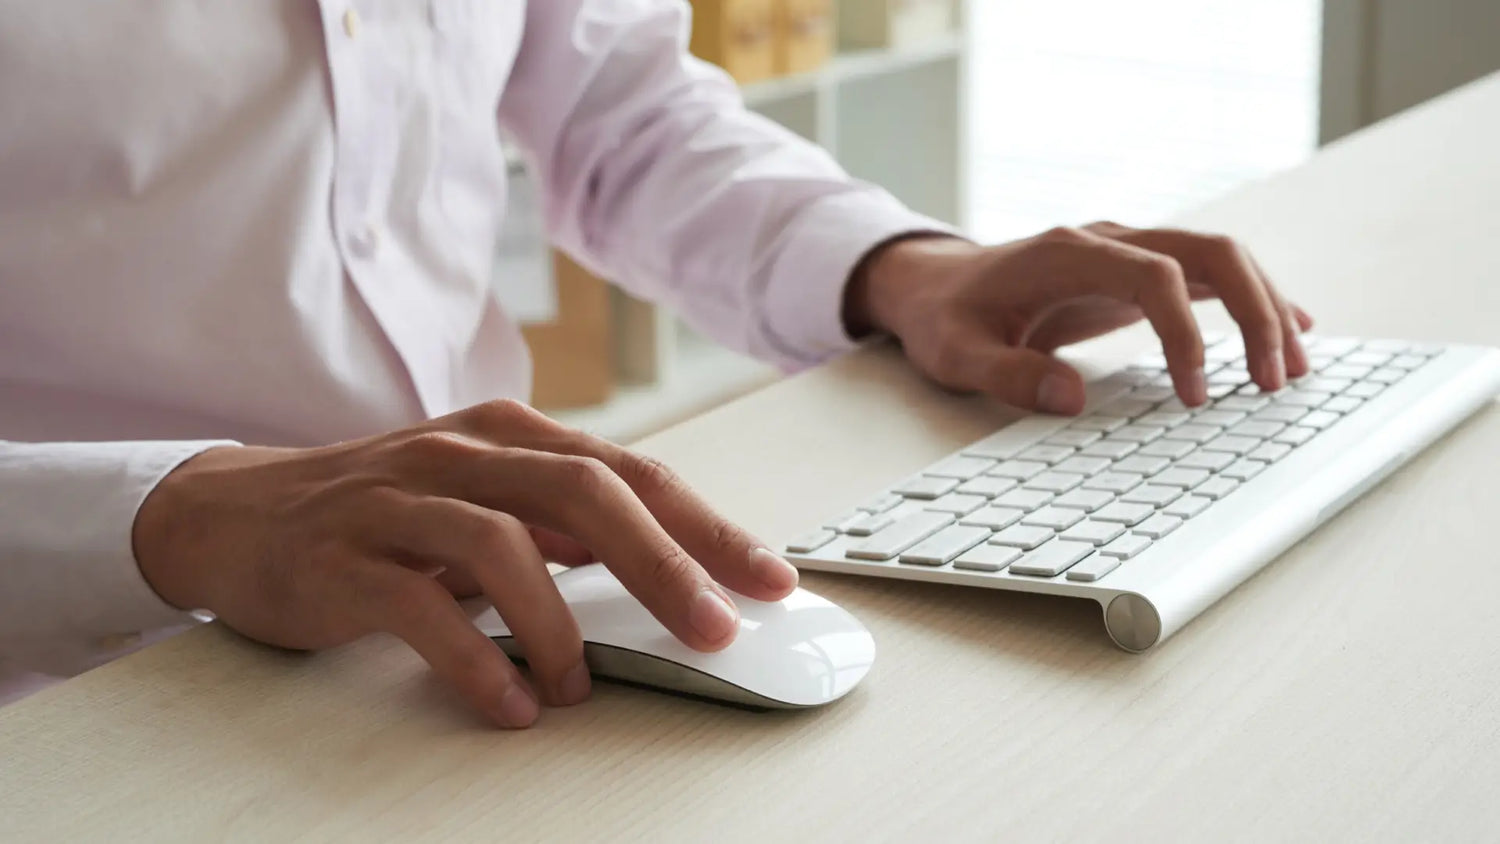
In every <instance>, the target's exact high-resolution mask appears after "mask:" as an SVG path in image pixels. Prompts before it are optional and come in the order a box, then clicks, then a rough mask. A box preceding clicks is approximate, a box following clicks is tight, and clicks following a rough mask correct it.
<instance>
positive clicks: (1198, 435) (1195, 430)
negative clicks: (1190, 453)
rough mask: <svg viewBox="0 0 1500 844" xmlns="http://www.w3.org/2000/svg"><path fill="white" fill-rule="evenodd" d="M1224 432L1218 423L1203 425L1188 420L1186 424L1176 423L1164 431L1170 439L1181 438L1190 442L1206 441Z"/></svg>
mask: <svg viewBox="0 0 1500 844" xmlns="http://www.w3.org/2000/svg"><path fill="white" fill-rule="evenodd" d="M1222 433H1224V429H1223V428H1220V427H1219V426H1218V425H1204V424H1201V423H1198V422H1189V423H1188V424H1186V425H1178V426H1177V427H1176V428H1173V429H1172V430H1170V431H1168V432H1167V433H1166V438H1167V439H1170V440H1182V441H1184V442H1190V443H1206V442H1208V441H1209V440H1211V439H1213V438H1214V437H1217V436H1218V435H1219V434H1222Z"/></svg>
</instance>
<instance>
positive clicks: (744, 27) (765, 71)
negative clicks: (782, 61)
mask: <svg viewBox="0 0 1500 844" xmlns="http://www.w3.org/2000/svg"><path fill="white" fill-rule="evenodd" d="M691 46H692V51H693V55H695V56H697V57H698V58H700V59H703V60H704V61H708V62H712V63H714V64H716V65H718V66H719V67H722V68H724V69H725V70H726V71H728V72H729V75H730V76H733V77H734V79H735V81H736V82H739V83H741V84H743V83H746V82H758V81H760V80H762V79H769V78H771V77H772V76H775V75H776V0H693V40H692V45H691Z"/></svg>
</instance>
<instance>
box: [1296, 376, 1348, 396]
mask: <svg viewBox="0 0 1500 844" xmlns="http://www.w3.org/2000/svg"><path fill="white" fill-rule="evenodd" d="M1295 386H1296V388H1297V389H1299V390H1312V391H1314V392H1319V393H1342V392H1343V391H1345V390H1347V389H1349V388H1350V387H1352V386H1354V382H1353V381H1352V380H1350V379H1348V378H1329V377H1328V376H1326V375H1310V376H1308V377H1306V378H1299V379H1297V381H1296V384H1295Z"/></svg>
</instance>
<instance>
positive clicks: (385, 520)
mask: <svg viewBox="0 0 1500 844" xmlns="http://www.w3.org/2000/svg"><path fill="white" fill-rule="evenodd" d="M379 501H380V503H378V504H374V505H371V506H370V507H369V518H370V525H369V527H368V531H369V533H370V534H371V535H373V536H377V537H379V539H380V541H381V543H382V544H384V545H385V549H384V550H386V551H387V552H388V553H398V554H401V555H402V556H404V557H417V558H420V559H424V560H432V561H436V562H439V563H441V564H443V565H445V566H447V567H448V568H449V569H452V570H461V571H464V572H466V573H467V574H468V575H469V576H470V577H472V578H473V579H474V580H475V581H476V582H478V583H479V585H480V587H481V588H483V590H484V594H485V596H486V597H488V598H489V599H490V602H491V603H492V604H494V605H495V610H496V611H497V612H499V613H500V617H501V618H503V619H505V624H506V626H507V627H509V628H510V630H511V633H513V634H515V637H516V643H517V644H519V645H520V646H521V650H522V651H523V652H524V653H525V654H526V661H527V663H528V664H530V666H531V670H532V674H533V675H534V676H535V677H536V678H537V680H538V681H539V683H538V684H539V685H540V687H541V689H542V692H543V695H544V697H545V698H546V700H547V702H548V703H551V704H554V705H560V706H567V705H571V704H575V703H579V702H581V701H583V700H584V699H585V698H587V697H588V695H589V671H588V666H587V665H586V664H585V663H584V661H583V638H582V636H581V635H579V632H578V623H577V622H576V621H575V620H574V619H573V614H572V612H570V611H569V610H568V605H567V603H566V602H564V601H563V598H562V595H561V593H559V592H558V591H557V584H556V583H555V582H554V581H553V580H552V575H551V573H549V572H548V571H547V564H546V562H545V561H543V560H542V555H541V553H540V552H539V551H537V548H536V545H535V544H534V543H532V541H531V534H530V533H529V532H528V531H527V530H526V526H525V525H523V524H521V523H520V522H519V521H517V520H516V519H515V518H514V517H512V516H508V515H506V514H504V513H497V512H495V511H493V510H488V509H485V508H484V507H480V506H479V505H477V504H471V503H469V502H467V501H459V500H456V499H453V498H438V497H434V496H422V497H418V496H407V495H404V494H398V495H397V496H394V497H391V498H386V499H380V500H379Z"/></svg>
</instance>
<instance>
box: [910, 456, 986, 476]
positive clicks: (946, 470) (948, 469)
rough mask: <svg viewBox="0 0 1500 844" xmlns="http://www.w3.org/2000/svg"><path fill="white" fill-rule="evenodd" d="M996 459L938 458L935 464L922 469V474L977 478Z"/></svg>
mask: <svg viewBox="0 0 1500 844" xmlns="http://www.w3.org/2000/svg"><path fill="white" fill-rule="evenodd" d="M996 465H998V461H995V460H990V459H987V458H984V457H950V458H948V459H947V460H940V461H938V462H937V463H936V464H935V465H932V466H929V467H927V468H926V469H923V470H922V474H924V475H936V476H938V477H940V478H958V479H959V480H961V481H967V480H969V479H970V478H977V477H979V476H980V475H983V474H984V473H985V472H988V471H989V470H991V469H993V468H995V466H996Z"/></svg>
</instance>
